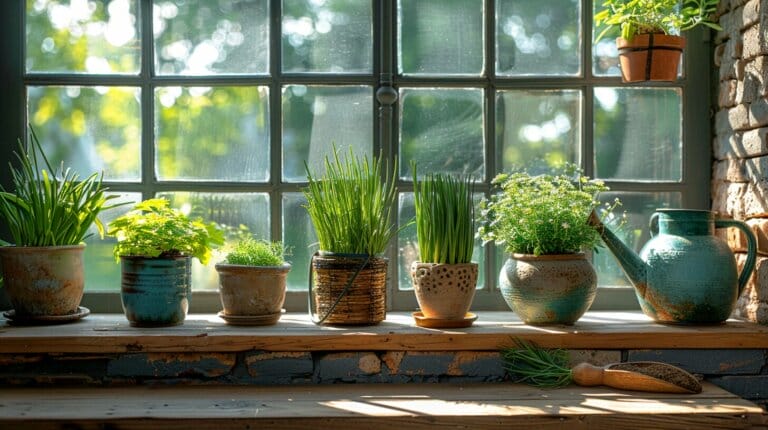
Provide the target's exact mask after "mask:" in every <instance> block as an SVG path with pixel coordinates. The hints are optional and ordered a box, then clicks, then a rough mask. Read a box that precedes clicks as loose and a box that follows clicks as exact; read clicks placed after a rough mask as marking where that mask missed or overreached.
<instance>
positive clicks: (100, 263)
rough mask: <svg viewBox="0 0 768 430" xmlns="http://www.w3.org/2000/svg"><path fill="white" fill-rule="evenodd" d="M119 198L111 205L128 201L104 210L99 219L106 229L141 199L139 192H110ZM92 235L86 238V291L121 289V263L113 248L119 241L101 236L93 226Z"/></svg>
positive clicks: (110, 203)
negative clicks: (116, 258)
mask: <svg viewBox="0 0 768 430" xmlns="http://www.w3.org/2000/svg"><path fill="white" fill-rule="evenodd" d="M110 194H117V195H118V198H116V199H114V200H110V201H109V205H114V204H119V203H124V202H126V203H128V204H126V205H124V206H120V207H117V208H113V209H108V210H105V211H102V212H101V213H100V214H99V219H100V220H101V222H102V223H103V224H104V228H105V229H109V223H110V222H112V220H114V219H115V218H117V217H119V216H121V215H123V214H125V213H126V212H128V211H129V210H131V208H133V205H134V204H135V203H137V202H139V201H141V194H139V193H110ZM88 232H89V233H90V234H91V237H89V238H87V239H86V240H85V244H86V247H85V254H84V257H83V258H84V260H85V289H86V291H120V282H121V280H120V264H119V263H118V262H117V261H115V256H114V254H112V250H113V248H114V247H115V243H116V242H117V241H116V240H115V238H113V237H104V239H102V238H100V237H99V233H98V230H97V229H96V227H95V226H91V228H90V229H89V230H88Z"/></svg>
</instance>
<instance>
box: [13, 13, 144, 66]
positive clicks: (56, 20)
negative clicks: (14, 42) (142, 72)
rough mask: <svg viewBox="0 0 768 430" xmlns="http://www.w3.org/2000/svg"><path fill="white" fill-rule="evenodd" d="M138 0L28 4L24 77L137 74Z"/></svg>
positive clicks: (138, 64) (138, 58) (138, 57)
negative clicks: (79, 73) (44, 73)
mask: <svg viewBox="0 0 768 430" xmlns="http://www.w3.org/2000/svg"><path fill="white" fill-rule="evenodd" d="M138 3H139V2H138V0H113V1H105V0H91V1H88V2H86V1H78V0H61V1H55V0H27V13H26V70H27V71H28V72H85V73H138V72H139V69H140V67H141V66H140V64H141V63H140V56H139V52H140V51H139V24H138V22H139V19H138Z"/></svg>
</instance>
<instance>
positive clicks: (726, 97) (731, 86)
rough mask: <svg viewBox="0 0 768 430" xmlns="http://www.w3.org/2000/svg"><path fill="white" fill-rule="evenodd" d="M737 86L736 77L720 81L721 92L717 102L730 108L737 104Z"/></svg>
mask: <svg viewBox="0 0 768 430" xmlns="http://www.w3.org/2000/svg"><path fill="white" fill-rule="evenodd" d="M737 87H738V81H736V80H735V79H729V80H727V81H723V82H720V94H719V97H718V100H717V104H718V106H719V107H720V108H730V107H734V106H736V89H737Z"/></svg>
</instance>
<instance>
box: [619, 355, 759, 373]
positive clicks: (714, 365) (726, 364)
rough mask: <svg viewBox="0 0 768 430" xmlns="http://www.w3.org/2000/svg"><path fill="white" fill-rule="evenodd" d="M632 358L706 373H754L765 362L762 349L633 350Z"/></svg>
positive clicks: (630, 358) (630, 359) (632, 359)
mask: <svg viewBox="0 0 768 430" xmlns="http://www.w3.org/2000/svg"><path fill="white" fill-rule="evenodd" d="M628 361H661V362H664V363H669V364H673V365H675V366H679V367H681V368H683V369H685V370H687V371H689V372H691V373H700V374H704V375H754V374H758V373H760V369H762V367H763V366H764V365H765V351H763V350H762V349H705V350H695V351H691V350H685V349H660V350H631V351H629V355H628Z"/></svg>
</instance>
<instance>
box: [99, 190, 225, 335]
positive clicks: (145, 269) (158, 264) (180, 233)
mask: <svg viewBox="0 0 768 430" xmlns="http://www.w3.org/2000/svg"><path fill="white" fill-rule="evenodd" d="M109 227H110V229H109V234H110V235H112V236H115V237H116V238H117V243H116V244H115V248H114V254H115V259H116V260H117V261H119V262H120V263H121V270H122V282H121V295H120V297H121V299H122V303H123V310H124V311H125V316H126V318H128V321H129V322H130V323H131V325H132V326H141V327H157V326H170V325H178V324H182V323H183V322H184V318H185V317H186V315H187V310H188V309H189V299H190V296H191V293H192V290H191V270H192V265H191V259H192V257H194V258H197V259H198V260H199V261H200V262H201V263H202V264H206V263H208V260H209V259H210V258H211V250H212V249H213V248H214V247H216V246H218V245H221V244H223V242H224V234H223V232H222V231H221V230H220V229H219V228H218V227H216V226H215V225H214V224H213V223H209V224H206V223H203V222H202V220H200V219H190V218H189V217H187V216H186V215H185V214H184V213H182V212H181V211H179V210H177V209H173V208H170V207H169V206H168V200H166V199H160V198H157V199H149V200H144V201H143V202H140V203H138V204H136V206H135V207H134V210H132V211H131V212H128V213H127V214H125V215H123V216H121V217H119V218H116V219H115V220H113V221H112V222H111V223H110V224H109Z"/></svg>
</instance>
